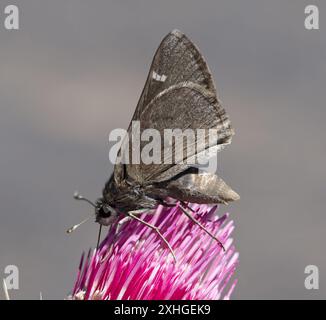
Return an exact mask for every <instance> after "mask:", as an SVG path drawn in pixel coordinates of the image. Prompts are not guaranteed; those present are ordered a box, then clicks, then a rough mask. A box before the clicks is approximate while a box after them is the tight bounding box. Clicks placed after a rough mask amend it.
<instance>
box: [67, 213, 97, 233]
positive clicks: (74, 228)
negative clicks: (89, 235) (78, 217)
mask: <svg viewBox="0 0 326 320" xmlns="http://www.w3.org/2000/svg"><path fill="white" fill-rule="evenodd" d="M92 217H93V214H92V215H91V216H89V217H87V218H85V219H84V220H82V221H81V222H79V223H77V224H75V225H74V226H72V227H70V228H69V229H67V231H66V232H67V233H72V232H73V231H75V230H76V229H77V228H78V227H80V226H81V225H82V224H83V223H85V222H86V221H88V220H89V219H90V218H92Z"/></svg>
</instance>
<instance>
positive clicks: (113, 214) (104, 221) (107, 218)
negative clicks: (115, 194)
mask: <svg viewBox="0 0 326 320" xmlns="http://www.w3.org/2000/svg"><path fill="white" fill-rule="evenodd" d="M95 216H96V222H98V223H99V224H101V225H104V226H108V225H110V224H112V223H113V222H114V221H115V220H116V219H117V217H118V212H117V211H116V210H115V209H114V208H113V207H112V206H110V205H109V204H108V203H105V202H104V201H103V199H98V200H97V201H96V206H95Z"/></svg>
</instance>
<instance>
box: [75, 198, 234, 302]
mask: <svg viewBox="0 0 326 320" xmlns="http://www.w3.org/2000/svg"><path fill="white" fill-rule="evenodd" d="M190 206H191V208H192V209H193V210H194V211H195V212H194V213H193V216H194V218H195V219H197V220H198V221H199V222H200V223H201V224H202V225H204V226H205V227H206V228H207V229H208V230H210V231H211V232H212V233H213V234H214V235H216V236H217V237H218V238H219V239H220V240H221V241H222V243H223V244H224V247H225V249H226V251H225V252H224V251H223V250H222V248H221V247H220V246H219V245H218V244H217V242H216V241H215V240H213V239H212V238H211V237H210V236H209V235H208V234H207V233H205V232H204V231H203V230H202V229H201V228H200V227H199V226H198V225H196V224H194V223H193V221H191V220H190V219H189V218H188V217H187V216H186V215H185V214H183V212H182V211H181V210H180V208H179V207H177V206H176V207H174V208H163V207H161V206H160V207H158V209H157V210H156V212H155V213H154V214H143V215H142V216H140V218H141V219H143V220H145V221H147V222H149V223H151V224H153V225H155V226H157V227H158V228H159V230H160V231H161V233H162V234H163V236H164V237H165V238H166V239H167V241H168V242H169V243H170V245H171V246H172V248H173V250H174V252H175V254H176V259H177V261H174V259H173V257H172V255H171V252H170V251H169V249H168V248H166V246H165V245H164V243H162V239H161V238H160V237H159V236H158V235H157V233H156V232H155V231H153V230H152V229H150V228H148V227H147V226H145V225H143V224H142V223H140V222H138V221H135V220H131V221H128V222H125V223H122V220H119V221H117V222H116V223H114V224H113V225H111V227H110V229H109V231H108V234H107V236H106V238H105V239H104V240H103V242H102V243H101V245H100V247H99V248H98V250H94V251H89V253H88V255H87V257H85V256H84V254H83V255H82V258H81V262H80V266H79V272H78V275H77V279H76V283H75V286H74V288H73V291H72V294H71V296H70V298H71V299H85V300H88V299H100V300H107V299H110V300H117V299H118V300H120V299H122V300H126V299H130V300H176V299H184V300H186V299H189V300H192V299H195V300H198V299H206V300H210V299H229V298H230V295H231V293H232V292H233V290H234V287H235V285H236V280H232V281H231V278H232V276H233V274H234V272H235V268H236V266H237V264H238V253H236V252H235V248H234V246H233V245H232V241H233V240H232V238H230V234H231V232H232V231H233V229H234V226H233V221H229V222H227V219H228V214H225V215H223V216H222V217H220V218H218V217H217V215H216V210H217V208H216V206H214V207H210V206H207V205H196V204H193V205H190Z"/></svg>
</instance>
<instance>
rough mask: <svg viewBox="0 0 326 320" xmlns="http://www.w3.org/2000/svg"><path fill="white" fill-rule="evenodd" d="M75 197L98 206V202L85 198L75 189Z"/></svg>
mask: <svg viewBox="0 0 326 320" xmlns="http://www.w3.org/2000/svg"><path fill="white" fill-rule="evenodd" d="M74 199H76V200H82V201H86V202H87V203H89V204H90V205H91V206H93V207H94V208H96V204H95V203H93V202H92V201H91V200H89V199H87V198H85V197H84V196H82V195H81V194H80V193H79V192H78V191H75V193H74Z"/></svg>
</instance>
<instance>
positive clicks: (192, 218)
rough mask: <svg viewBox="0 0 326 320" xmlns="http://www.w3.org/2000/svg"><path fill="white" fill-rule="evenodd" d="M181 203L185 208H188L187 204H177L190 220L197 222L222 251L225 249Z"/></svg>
mask: <svg viewBox="0 0 326 320" xmlns="http://www.w3.org/2000/svg"><path fill="white" fill-rule="evenodd" d="M183 205H185V206H186V207H187V208H189V207H188V206H187V204H185V203H181V204H180V205H179V208H180V209H181V210H182V212H183V213H184V214H185V215H186V216H187V217H188V218H189V219H190V220H191V221H193V222H194V223H195V224H197V225H198V226H199V227H200V228H201V229H202V230H204V231H205V232H206V233H207V234H208V235H209V236H210V237H211V238H213V239H214V240H215V241H216V242H217V243H218V244H219V246H220V247H221V248H222V249H223V251H225V248H224V246H223V243H222V242H221V241H220V240H219V239H218V238H216V237H215V236H214V235H213V234H212V233H211V232H210V231H208V230H207V229H206V228H205V227H204V226H203V225H202V224H201V223H200V222H199V221H197V220H196V219H195V218H194V217H193V216H192V215H191V214H190V213H189V212H188V211H187V210H186V209H185V208H184V207H183ZM189 209H190V210H191V211H193V210H192V209H191V208H189Z"/></svg>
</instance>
